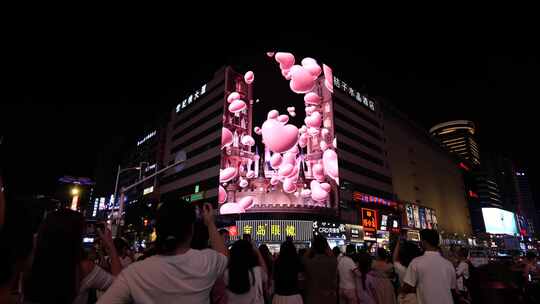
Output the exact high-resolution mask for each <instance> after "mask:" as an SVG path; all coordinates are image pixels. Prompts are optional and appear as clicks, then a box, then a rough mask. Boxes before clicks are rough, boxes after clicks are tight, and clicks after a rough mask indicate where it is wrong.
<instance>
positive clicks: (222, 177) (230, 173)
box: [219, 167, 236, 183]
mask: <svg viewBox="0 0 540 304" xmlns="http://www.w3.org/2000/svg"><path fill="white" fill-rule="evenodd" d="M235 177H236V169H235V168H233V167H229V168H225V169H223V170H220V173H219V182H220V183H226V182H228V181H230V180H232V179H233V178H235Z"/></svg>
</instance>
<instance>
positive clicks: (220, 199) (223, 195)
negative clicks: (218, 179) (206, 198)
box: [218, 186, 227, 204]
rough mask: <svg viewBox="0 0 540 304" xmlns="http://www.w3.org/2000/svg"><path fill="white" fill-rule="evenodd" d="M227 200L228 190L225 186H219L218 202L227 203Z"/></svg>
mask: <svg viewBox="0 0 540 304" xmlns="http://www.w3.org/2000/svg"><path fill="white" fill-rule="evenodd" d="M226 200H227V191H225V188H223V187H222V186H219V193H218V202H219V203H220V204H223V203H225V201H226Z"/></svg>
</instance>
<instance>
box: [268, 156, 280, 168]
mask: <svg viewBox="0 0 540 304" xmlns="http://www.w3.org/2000/svg"><path fill="white" fill-rule="evenodd" d="M281 161H282V158H281V154H279V153H274V154H273V155H272V157H270V166H272V168H274V169H278V168H279V166H280V165H281Z"/></svg>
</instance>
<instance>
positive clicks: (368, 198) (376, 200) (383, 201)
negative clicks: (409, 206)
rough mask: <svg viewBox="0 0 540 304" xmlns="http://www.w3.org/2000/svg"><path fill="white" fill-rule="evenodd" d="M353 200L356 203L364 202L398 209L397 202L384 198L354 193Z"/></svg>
mask: <svg viewBox="0 0 540 304" xmlns="http://www.w3.org/2000/svg"><path fill="white" fill-rule="evenodd" d="M353 200H354V201H356V202H362V203H372V204H378V205H384V206H389V207H394V208H395V207H397V205H398V204H397V202H394V201H391V200H387V199H384V198H380V197H376V196H373V195H369V194H365V193H362V192H358V191H355V192H353Z"/></svg>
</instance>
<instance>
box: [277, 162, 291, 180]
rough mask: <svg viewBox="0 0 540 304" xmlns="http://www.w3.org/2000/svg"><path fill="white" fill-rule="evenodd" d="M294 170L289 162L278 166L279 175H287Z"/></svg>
mask: <svg viewBox="0 0 540 304" xmlns="http://www.w3.org/2000/svg"><path fill="white" fill-rule="evenodd" d="M293 172H294V166H293V165H291V164H283V163H282V164H281V166H279V170H278V174H279V175H281V176H285V177H288V176H290V175H291V174H292V173H293Z"/></svg>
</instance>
